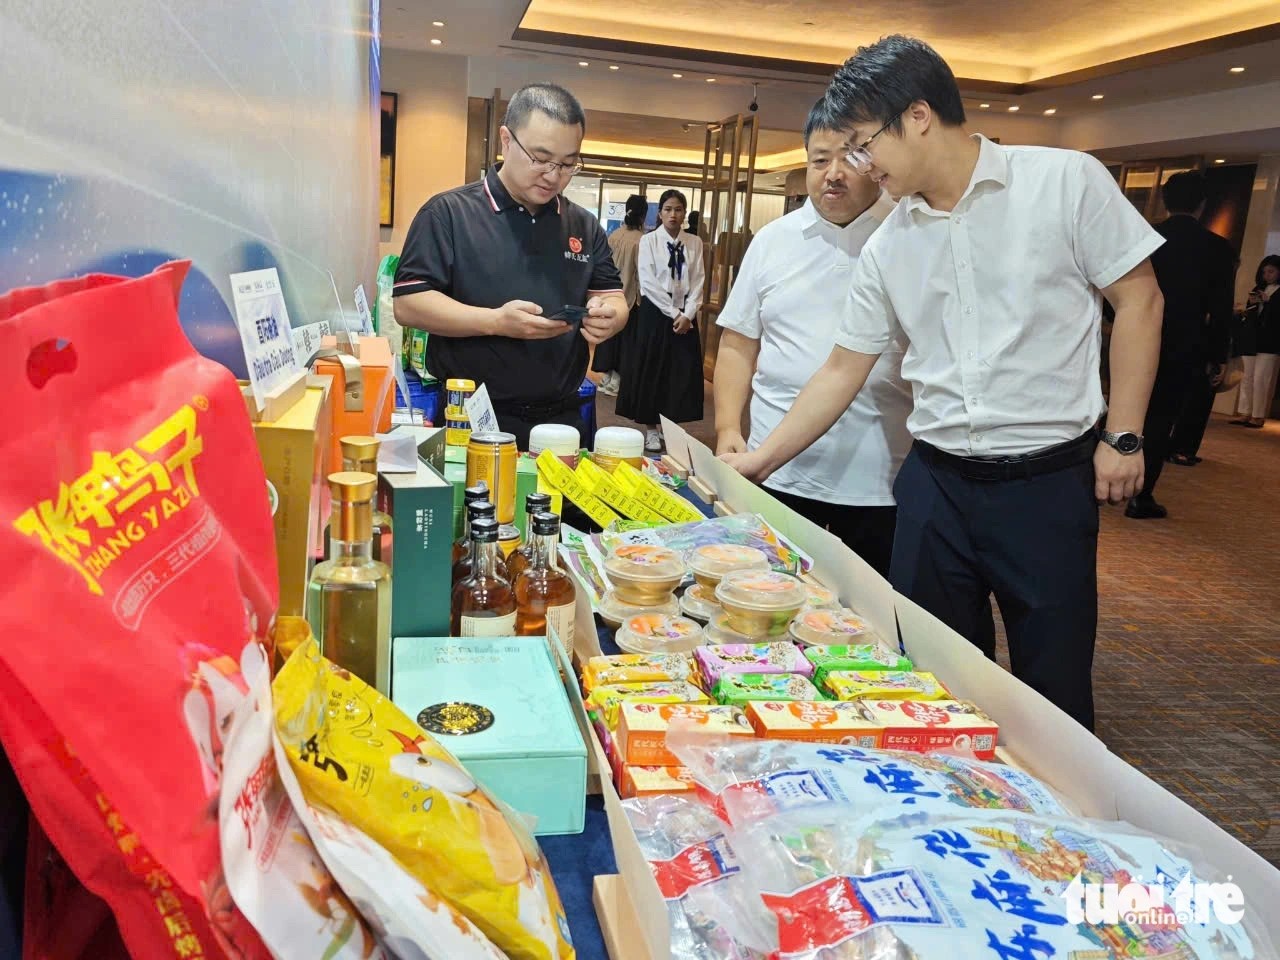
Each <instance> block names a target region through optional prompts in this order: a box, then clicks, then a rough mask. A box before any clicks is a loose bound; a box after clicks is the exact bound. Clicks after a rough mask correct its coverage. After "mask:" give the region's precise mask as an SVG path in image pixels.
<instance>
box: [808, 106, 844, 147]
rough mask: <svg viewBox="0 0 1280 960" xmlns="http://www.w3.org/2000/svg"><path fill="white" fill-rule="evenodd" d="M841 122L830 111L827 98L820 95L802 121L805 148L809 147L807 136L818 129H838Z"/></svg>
mask: <svg viewBox="0 0 1280 960" xmlns="http://www.w3.org/2000/svg"><path fill="white" fill-rule="evenodd" d="M840 129H841V124H840V121H839V120H838V119H836V117H835V115H834V114H833V113H832V112H831V108H830V107H829V106H828V105H827V98H826V97H821V98H819V100H818V102H817V103H815V104H814V105H813V109H811V110H810V111H809V119H808V120H806V121H805V122H804V145H805V149H808V147H809V138H810V137H811V136H813V135H814V134H815V133H817V132H818V131H819V130H840Z"/></svg>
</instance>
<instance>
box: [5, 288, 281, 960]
mask: <svg viewBox="0 0 1280 960" xmlns="http://www.w3.org/2000/svg"><path fill="white" fill-rule="evenodd" d="M187 267H188V264H185V263H174V264H167V265H165V266H164V267H161V268H159V269H157V270H156V271H155V272H154V273H152V274H150V275H148V276H145V277H141V278H136V279H130V278H124V277H111V276H103V275H90V276H85V277H79V278H76V279H73V280H66V281H60V282H57V283H53V284H49V285H48V286H45V287H40V288H25V289H19V290H14V291H12V292H10V293H8V294H6V295H5V296H3V297H0V364H2V365H3V374H4V376H3V378H2V379H0V383H3V387H0V405H3V408H4V413H5V417H6V419H7V420H8V422H10V423H12V424H15V425H16V426H17V427H18V429H14V430H11V431H9V432H8V434H6V438H5V439H4V440H3V441H0V444H2V445H3V450H4V457H5V463H6V466H7V467H8V469H9V473H8V477H7V479H6V482H5V483H4V485H3V489H0V544H3V546H4V548H5V552H6V555H7V556H8V557H9V558H10V560H11V570H10V575H9V576H7V577H6V578H5V585H4V596H3V598H2V601H3V602H0V628H2V629H3V631H4V634H5V636H7V637H9V638H13V639H12V642H8V643H5V644H4V645H3V647H0V667H2V668H3V669H4V670H6V671H8V673H9V675H10V678H11V680H12V681H13V683H14V684H15V685H19V686H21V687H22V688H23V689H24V690H25V691H26V692H27V693H28V694H29V698H28V699H26V700H22V701H21V703H23V704H25V705H27V706H24V708H23V709H28V708H29V713H30V722H29V723H28V722H24V720H23V718H19V717H17V716H15V714H14V713H13V712H12V711H9V712H8V718H9V719H8V720H7V721H5V722H3V723H0V736H3V738H4V744H5V748H6V750H7V751H8V753H9V755H10V757H11V758H13V761H14V765H15V769H16V770H17V772H18V775H19V777H20V778H21V780H22V784H23V787H24V789H25V790H26V792H27V794H28V796H29V797H30V798H31V801H32V807H33V809H34V810H35V812H36V815H37V816H38V817H39V818H40V819H41V822H42V823H43V824H44V827H45V830H46V832H47V833H48V835H49V838H50V839H51V840H52V841H53V843H54V845H55V846H56V847H57V849H58V850H59V852H60V853H61V854H62V856H63V857H64V858H65V859H66V861H67V863H68V864H69V865H71V867H72V869H73V870H74V871H75V872H76V874H77V876H79V877H80V878H81V880H82V881H84V882H85V883H86V885H88V886H89V887H90V888H91V889H93V890H95V892H97V893H98V894H99V895H100V896H103V897H104V898H105V899H106V900H108V901H109V902H110V903H111V905H112V908H113V910H114V911H115V913H116V918H117V922H118V923H119V924H120V926H121V930H122V932H123V933H124V934H125V937H126V939H129V935H130V931H131V930H137V929H142V928H144V927H149V926H151V925H154V924H155V923H156V921H157V919H158V920H160V921H164V920H166V919H167V918H168V917H169V916H170V915H171V914H180V915H181V918H183V919H178V918H175V919H174V921H173V924H172V925H169V924H167V923H163V924H161V929H162V930H165V929H169V928H170V926H171V928H172V930H174V931H176V932H175V933H172V934H169V935H166V937H167V940H168V942H169V943H170V946H168V947H166V949H169V950H172V951H181V950H187V951H189V952H188V953H187V954H186V955H188V956H195V955H196V954H195V953H194V952H190V951H195V950H196V949H197V948H199V952H200V954H201V955H205V956H217V955H219V953H220V952H226V953H228V954H230V955H232V956H237V957H239V956H265V947H264V946H263V944H262V943H261V942H260V941H259V940H258V939H257V937H256V935H255V934H254V932H253V930H252V929H250V928H249V927H248V924H247V922H245V921H244V918H243V917H241V916H240V915H239V914H238V912H237V911H236V909H235V907H234V905H233V904H232V903H231V902H230V899H229V897H228V896H227V892H226V889H225V885H224V879H223V876H222V870H221V856H220V851H219V834H218V804H217V792H218V778H219V775H220V766H221V755H222V750H223V743H222V737H223V735H224V734H225V730H224V729H221V728H220V727H219V726H218V718H219V717H225V712H224V711H223V710H222V708H221V706H220V705H219V704H218V702H217V697H218V696H219V694H220V691H227V690H230V689H232V688H235V687H237V686H241V689H243V687H242V685H241V680H240V678H239V676H238V674H239V667H238V661H239V658H240V652H241V651H242V650H243V649H244V647H245V646H246V644H250V643H258V642H266V641H267V640H268V630H269V626H270V621H271V617H272V616H273V615H274V611H275V607H276V593H277V582H276V577H277V574H276V561H275V541H274V534H273V530H272V523H271V512H270V506H269V500H268V496H267V482H266V477H265V475H264V474H263V471H262V467H261V461H260V459H259V455H258V449H257V445H256V443H255V441H254V437H253V430H252V427H251V425H250V422H249V418H248V417H247V416H246V415H245V409H244V399H243V397H242V396H241V393H240V388H239V386H238V385H237V384H236V382H235V379H234V377H232V375H231V373H230V372H229V371H227V370H226V369H225V368H223V367H221V366H219V365H218V364H216V363H214V362H213V361H211V360H208V359H205V358H204V357H201V356H200V355H199V354H198V353H196V351H195V349H194V348H193V347H192V346H191V343H190V342H189V341H188V339H187V337H186V335H185V334H184V333H183V330H182V327H181V324H180V323H179V320H178V311H177V304H178V300H179V296H180V292H181V288H182V282H183V279H184V278H185V276H186V272H187ZM122 330H126V331H128V336H124V337H122V336H121V331H122ZM37 714H38V715H39V719H37V718H36V715H37ZM41 724H44V725H46V726H47V728H48V729H49V730H51V731H52V732H53V735H51V736H47V737H45V738H44V739H43V740H41V741H39V742H32V741H31V740H30V739H29V735H30V733H31V731H33V730H34V729H35V727H36V726H39V725H41ZM55 747H58V748H59V749H62V748H65V750H64V752H65V753H66V754H67V757H65V758H58V757H55V756H53V754H52V753H51V751H53V750H54V749H55ZM69 758H74V764H71V763H70V759H69ZM69 765H70V766H73V767H74V771H75V772H74V782H75V783H77V784H78V785H87V786H86V787H85V789H84V790H83V791H82V793H83V794H84V796H83V797H79V798H77V799H69V798H67V795H66V794H65V792H64V790H63V782H62V780H60V777H61V774H60V773H59V772H58V771H59V768H62V769H64V770H65V769H68V767H69ZM77 789H78V790H79V787H77ZM104 824H105V829H104ZM121 824H124V825H127V827H128V829H127V831H123V830H121V828H120V825H121ZM140 851H141V853H140ZM107 855H109V856H113V857H115V858H117V860H119V861H120V862H122V863H124V864H125V866H126V869H127V872H128V875H129V876H130V877H131V880H130V881H129V884H131V885H140V886H141V888H142V894H145V896H143V895H140V896H139V897H138V898H137V900H139V901H141V902H142V906H141V907H140V908H139V907H136V906H135V905H134V903H135V901H134V899H132V898H131V896H132V894H134V893H137V892H138V891H137V890H136V889H135V886H130V885H125V884H107V885H103V884H101V883H100V881H101V878H102V876H103V875H102V874H97V875H96V876H91V874H93V872H94V870H95V868H96V867H97V866H99V865H100V864H101V863H102V862H103V857H104V856H107ZM144 855H145V859H143V856H144ZM153 867H154V868H155V869H156V870H158V871H160V872H159V873H156V874H155V876H154V877H152V878H151V879H148V877H151V869H152V868H153ZM165 883H167V884H168V886H163V885H162V884H165ZM184 897H185V898H187V899H186V900H185V901H184V899H183V898H184ZM175 903H176V904H177V906H175ZM179 908H181V909H179ZM193 912H194V913H196V914H197V915H198V914H200V913H205V914H207V915H208V917H209V918H210V921H211V922H210V925H209V926H210V929H211V931H212V935H211V936H210V937H208V938H207V942H206V941H205V940H201V939H199V934H198V933H197V932H195V930H194V927H195V926H197V922H196V919H195V918H192V917H191V913H193ZM184 925H185V927H190V928H193V929H192V931H191V932H187V931H186V930H185V929H184ZM187 937H193V938H196V939H195V940H187V939H185V938H187ZM131 949H137V950H138V953H139V955H146V956H149V955H151V954H150V953H148V952H147V949H146V948H137V947H132V946H131ZM179 955H182V954H181V953H179Z"/></svg>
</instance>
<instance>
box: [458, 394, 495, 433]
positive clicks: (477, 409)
mask: <svg viewBox="0 0 1280 960" xmlns="http://www.w3.org/2000/svg"><path fill="white" fill-rule="evenodd" d="M462 405H463V407H464V408H466V411H467V417H468V419H470V421H471V432H472V433H496V432H497V431H498V429H499V427H498V415H497V414H496V413H494V412H493V404H492V403H490V402H489V388H488V387H487V386H485V385H484V384H483V383H482V384H480V386H479V387H478V388H477V389H476V392H475V393H473V394H472V395H471V396H469V397H467V399H466V400H464V401H463V402H462Z"/></svg>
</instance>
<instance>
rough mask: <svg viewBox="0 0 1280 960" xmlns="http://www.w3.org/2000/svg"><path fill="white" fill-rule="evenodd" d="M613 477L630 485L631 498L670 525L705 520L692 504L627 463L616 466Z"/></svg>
mask: <svg viewBox="0 0 1280 960" xmlns="http://www.w3.org/2000/svg"><path fill="white" fill-rule="evenodd" d="M613 476H614V478H615V479H617V480H618V482H620V483H623V484H630V485H631V489H630V493H631V496H633V497H635V498H636V499H637V500H639V501H640V502H641V503H643V504H644V505H645V506H646V507H648V508H649V509H650V510H653V511H655V512H656V513H659V514H661V515H662V516H663V517H665V518H666V519H667V520H670V521H671V522H672V523H696V522H698V521H699V520H705V519H706V517H704V516H703V515H702V514H701V513H700V512H699V511H698V510H697V508H695V507H694V506H693V504H691V503H689V502H688V501H686V500H684V499H683V498H681V497H678V496H676V495H675V494H674V493H672V492H671V491H669V490H666V489H664V488H663V486H662V484H660V483H658V481H656V480H654V479H653V477H651V476H649V475H648V474H646V473H643V472H641V471H640V470H637V469H636V468H635V467H633V466H632V465H631V464H629V463H620V464H618V469H617V470H615V471H614V474H613Z"/></svg>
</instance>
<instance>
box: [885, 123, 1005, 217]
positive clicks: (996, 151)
mask: <svg viewBox="0 0 1280 960" xmlns="http://www.w3.org/2000/svg"><path fill="white" fill-rule="evenodd" d="M969 139H971V140H977V141H978V162H977V163H976V164H974V167H973V176H971V177H970V178H969V185H968V186H967V187H965V188H964V193H962V194H961V195H960V199H959V200H958V201H957V202H956V209H959V208H960V207H961V206H963V205H964V202H965V200H967V199H968V198H969V195H970V194H972V193H973V191H974V190H975V189H977V187H978V185H979V184H981V183H988V182H990V183H998V184H999V185H1000V186H1002V187H1007V186H1008V185H1009V158H1008V156H1006V155H1005V151H1004V148H1003V147H1002V146H1000V144H998V143H992V142H991V141H990V140H988V139H987V138H986V137H984V136H983V135H982V134H980V133H975V134H974V135H973V136H972V137H970V138H969ZM902 202H903V204H904V205H905V206H906V208H907V212H908V213H915V212H916V211H917V210H919V211H920V212H921V213H924V214H926V215H928V216H931V217H946V216H949V215H950V211H947V210H935V209H934V208H933V207H931V206H929V201H927V200H926V199H925V198H924V197H923V196H921V195H920V194H918V193H913V194H912V195H911V196H909V197H905V198H904V199H903V201H902Z"/></svg>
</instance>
